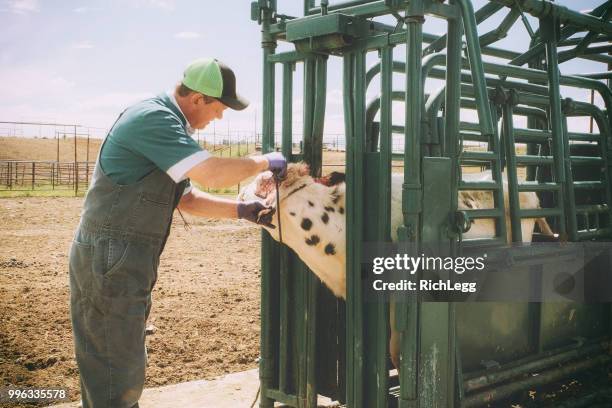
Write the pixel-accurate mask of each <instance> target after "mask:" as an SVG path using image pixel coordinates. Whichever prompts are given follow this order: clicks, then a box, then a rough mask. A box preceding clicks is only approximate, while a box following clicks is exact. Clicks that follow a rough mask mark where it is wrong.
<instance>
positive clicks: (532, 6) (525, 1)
mask: <svg viewBox="0 0 612 408" xmlns="http://www.w3.org/2000/svg"><path fill="white" fill-rule="evenodd" d="M494 1H495V2H496V3H499V4H503V5H504V6H506V7H514V5H515V2H514V0H494ZM521 8H522V9H523V11H526V12H528V13H529V14H531V15H532V16H534V17H537V18H548V17H550V16H553V15H554V16H555V17H556V18H558V19H559V22H560V23H561V24H568V25H572V26H575V27H579V28H582V29H585V30H588V31H595V32H597V33H601V34H608V35H610V34H612V26H611V25H610V24H608V22H607V21H603V20H601V19H600V18H598V17H595V16H592V15H589V14H583V13H579V12H577V11H573V10H570V9H568V8H567V7H563V6H560V5H558V4H555V3H551V2H548V1H541V0H521Z"/></svg>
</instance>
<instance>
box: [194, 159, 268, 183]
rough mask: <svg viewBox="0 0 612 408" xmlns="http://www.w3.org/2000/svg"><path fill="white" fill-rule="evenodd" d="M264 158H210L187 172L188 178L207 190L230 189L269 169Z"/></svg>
mask: <svg viewBox="0 0 612 408" xmlns="http://www.w3.org/2000/svg"><path fill="white" fill-rule="evenodd" d="M269 165H270V164H269V162H268V159H266V158H265V157H264V156H253V157H246V158H230V157H228V158H222V157H209V158H208V159H206V160H204V161H203V162H201V163H200V164H198V165H197V166H195V167H193V168H192V169H191V170H189V171H188V172H187V177H189V178H190V179H191V180H193V181H195V182H196V183H198V184H199V185H201V186H203V187H207V188H222V187H230V186H234V185H236V184H238V183H240V182H241V181H242V180H244V179H246V178H249V177H251V176H254V175H256V174H258V173H260V172H262V171H265V170H267V169H268V167H269Z"/></svg>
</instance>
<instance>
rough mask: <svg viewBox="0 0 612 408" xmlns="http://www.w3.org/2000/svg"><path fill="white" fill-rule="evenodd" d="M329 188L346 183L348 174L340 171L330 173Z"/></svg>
mask: <svg viewBox="0 0 612 408" xmlns="http://www.w3.org/2000/svg"><path fill="white" fill-rule="evenodd" d="M328 177H329V182H328V183H329V184H328V185H329V186H335V185H338V184H341V183H344V182H345V181H346V174H344V173H340V172H338V171H332V172H331V173H329V176H328Z"/></svg>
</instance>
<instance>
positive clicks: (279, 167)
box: [264, 152, 287, 180]
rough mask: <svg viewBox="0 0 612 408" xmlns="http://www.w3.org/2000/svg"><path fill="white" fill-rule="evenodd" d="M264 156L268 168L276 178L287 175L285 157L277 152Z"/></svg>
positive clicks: (282, 177)
mask: <svg viewBox="0 0 612 408" xmlns="http://www.w3.org/2000/svg"><path fill="white" fill-rule="evenodd" d="M264 157H265V158H266V159H268V163H269V165H268V170H270V171H271V172H272V174H274V177H275V178H276V179H277V180H282V179H284V178H285V176H287V159H285V158H284V157H283V155H282V154H281V153H279V152H272V153H267V154H264Z"/></svg>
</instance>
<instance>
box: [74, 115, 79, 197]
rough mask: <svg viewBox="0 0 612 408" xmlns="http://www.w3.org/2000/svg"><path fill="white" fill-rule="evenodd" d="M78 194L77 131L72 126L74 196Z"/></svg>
mask: <svg viewBox="0 0 612 408" xmlns="http://www.w3.org/2000/svg"><path fill="white" fill-rule="evenodd" d="M78 192H79V164H78V163H77V131H76V125H75V126H74V195H75V196H76V195H77V194H78Z"/></svg>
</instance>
